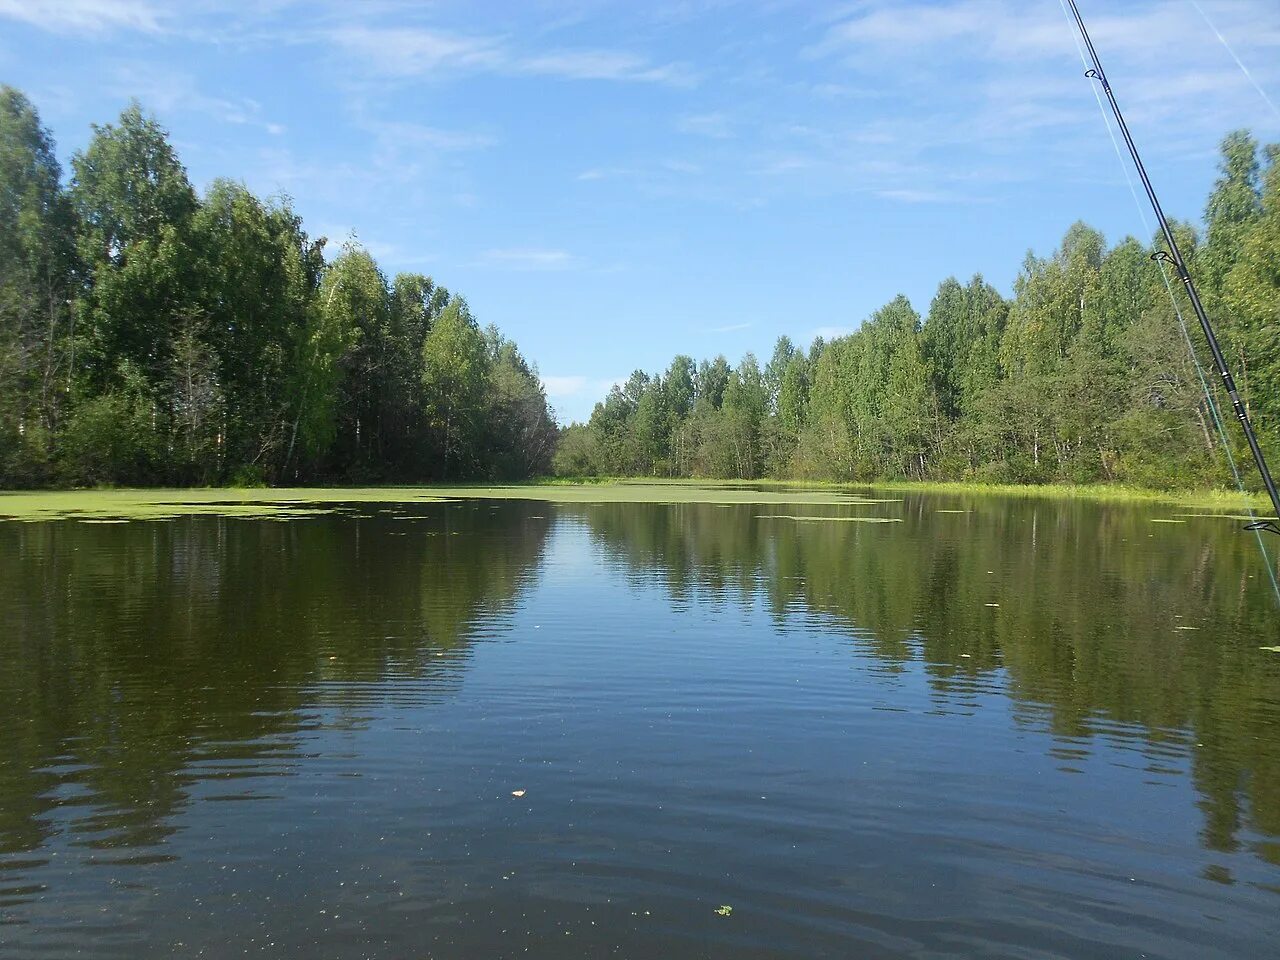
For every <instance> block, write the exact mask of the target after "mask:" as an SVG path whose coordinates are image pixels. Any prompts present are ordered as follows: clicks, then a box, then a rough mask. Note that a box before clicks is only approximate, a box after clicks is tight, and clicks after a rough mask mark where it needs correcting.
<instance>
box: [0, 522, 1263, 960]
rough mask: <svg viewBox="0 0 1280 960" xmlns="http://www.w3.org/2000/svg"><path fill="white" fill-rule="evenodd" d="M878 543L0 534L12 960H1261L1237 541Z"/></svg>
mask: <svg viewBox="0 0 1280 960" xmlns="http://www.w3.org/2000/svg"><path fill="white" fill-rule="evenodd" d="M943 510H967V511H969V512H965V513H950V512H940V511H943ZM867 512H868V510H867V508H859V509H857V510H852V509H850V508H847V507H813V506H804V507H789V508H788V507H778V506H776V505H771V506H765V507H760V506H731V507H725V506H713V505H632V504H614V505H601V506H585V505H559V506H557V505H553V504H547V503H537V502H510V501H509V502H498V503H494V502H487V501H473V502H463V503H454V504H431V505H419V506H415V507H411V508H403V509H399V508H394V507H386V506H385V505H382V506H363V507H354V506H353V507H351V508H350V509H348V510H346V511H344V512H342V513H340V514H337V515H330V516H320V517H314V518H308V519H300V520H294V521H290V522H274V521H267V520H254V521H248V520H232V519H220V518H209V517H202V518H187V519H182V520H177V521H173V522H168V523H148V522H132V523H121V524H101V525H99V524H86V523H77V522H72V521H64V522H50V523H5V524H0V618H2V620H0V622H2V623H3V629H2V630H0V733H2V735H3V744H2V748H0V956H3V957H5V958H6V960H19V958H28V957H31V958H34V957H59V958H62V957H69V956H75V955H80V956H90V957H128V958H130V960H142V958H152V957H156V958H159V957H165V958H168V957H212V958H221V957H242V956H246V955H248V956H278V957H295V958H312V957H314V958H342V960H345V958H356V957H377V958H408V957H412V958H424V957H440V958H454V957H457V958H471V957H475V958H490V957H543V958H577V957H582V958H596V957H608V956H618V957H637V958H639V957H645V958H648V957H653V958H659V957H660V958H677V960H680V958H703V957H727V958H735V960H738V958H755V957H796V958H815V957H839V958H846V957H857V958H889V957H895V958H896V957H921V958H924V957H927V958H941V957H1019V958H1045V957H1070V958H1095V957H1097V958H1102V957H1105V958H1112V957H1114V958H1136V957H1177V958H1196V960H1202V958H1211V957H1232V958H1236V957H1251V958H1252V957H1273V956H1277V955H1280V945H1278V941H1277V936H1278V935H1280V655H1277V654H1273V653H1268V652H1263V651H1260V650H1259V649H1258V648H1259V647H1260V646H1263V645H1271V644H1275V643H1277V642H1280V616H1278V615H1277V613H1276V611H1275V607H1274V601H1273V600H1272V598H1271V597H1270V595H1269V592H1268V591H1269V589H1270V587H1269V584H1268V583H1267V582H1266V580H1265V577H1266V574H1265V570H1264V568H1263V567H1262V566H1261V563H1260V561H1259V559H1258V556H1257V546H1256V543H1255V542H1254V541H1253V540H1252V538H1251V537H1249V536H1245V535H1242V534H1240V533H1238V532H1236V527H1235V525H1233V524H1232V523H1230V522H1229V521H1226V520H1193V521H1190V522H1187V523H1183V524H1169V523H1154V522H1152V518H1153V517H1156V518H1167V517H1169V516H1170V515H1171V514H1172V513H1173V512H1174V511H1171V510H1169V509H1168V508H1161V509H1159V510H1152V509H1151V508H1136V507H1116V506H1100V505H1090V504H1079V503H1054V502H1043V501H1042V502H1034V501H1024V502H1020V501H1014V500H1001V499H974V500H971V501H967V500H961V499H956V498H933V497H911V498H908V500H907V501H906V502H905V503H901V504H890V505H885V506H883V507H878V508H874V510H873V512H880V513H882V514H885V515H893V516H901V517H903V518H904V521H905V522H903V523H901V524H883V525H872V524H862V523H835V522H832V523H821V522H819V523H805V522H797V521H794V520H788V519H772V520H770V519H760V518H759V517H760V515H761V514H767V513H772V514H801V513H803V514H823V513H825V514H830V515H842V514H843V515H849V514H852V513H863V514H865V513H867ZM995 604H998V606H995ZM521 790H523V791H525V792H524V795H523V796H519V797H516V796H513V791H521ZM722 905H727V906H731V907H732V913H731V915H730V916H721V915H719V914H717V912H716V910H717V908H718V907H721V906H722Z"/></svg>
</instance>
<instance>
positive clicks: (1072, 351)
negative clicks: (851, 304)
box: [555, 131, 1280, 487]
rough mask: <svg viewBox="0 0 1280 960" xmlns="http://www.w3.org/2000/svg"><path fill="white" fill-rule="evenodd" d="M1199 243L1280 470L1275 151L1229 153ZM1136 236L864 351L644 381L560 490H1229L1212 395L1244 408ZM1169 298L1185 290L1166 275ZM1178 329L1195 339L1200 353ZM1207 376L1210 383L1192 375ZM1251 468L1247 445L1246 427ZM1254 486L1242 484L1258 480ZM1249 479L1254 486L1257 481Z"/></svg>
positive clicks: (1081, 240) (1185, 229)
mask: <svg viewBox="0 0 1280 960" xmlns="http://www.w3.org/2000/svg"><path fill="white" fill-rule="evenodd" d="M1220 174H1221V175H1220V177H1219V179H1218V180H1217V182H1216V184H1215V186H1214V188H1213V191H1212V194H1211V196H1210V197H1209V201H1208V204H1207V208H1206V213H1205V224H1204V230H1203V231H1197V230H1196V229H1195V228H1193V227H1192V226H1191V225H1190V224H1187V223H1178V224H1176V225H1175V231H1176V234H1177V237H1178V242H1179V245H1180V246H1181V247H1182V249H1183V252H1184V255H1186V256H1187V258H1188V261H1189V264H1190V268H1191V270H1192V272H1193V274H1194V275H1195V276H1196V278H1197V281H1198V284H1199V285H1200V287H1201V292H1202V295H1203V296H1204V299H1205V301H1206V303H1207V305H1208V307H1209V309H1210V313H1211V314H1212V315H1213V316H1214V317H1215V319H1216V323H1217V325H1218V331H1219V335H1220V337H1221V338H1222V339H1223V340H1224V342H1225V345H1226V347H1225V349H1226V352H1227V355H1228V360H1229V362H1230V363H1231V365H1232V366H1233V368H1234V369H1235V371H1236V372H1237V373H1238V385H1239V387H1240V390H1241V393H1242V395H1243V397H1244V399H1245V402H1246V405H1247V407H1248V409H1249V413H1250V416H1251V417H1252V418H1253V420H1254V422H1255V425H1256V426H1257V427H1258V430H1259V433H1260V435H1261V437H1262V440H1263V443H1264V446H1265V447H1266V449H1268V450H1271V451H1273V459H1276V460H1277V465H1280V145H1270V146H1267V147H1265V148H1260V146H1259V144H1258V142H1257V141H1256V140H1255V139H1254V138H1253V137H1252V136H1250V134H1249V133H1248V132H1245V131H1237V132H1234V133H1232V134H1230V135H1228V136H1227V137H1226V139H1225V140H1224V141H1223V144H1222V157H1221V168H1220ZM1157 249H1159V247H1158V246H1151V245H1147V244H1144V243H1142V242H1140V241H1138V240H1136V239H1134V238H1132V237H1128V238H1125V239H1124V240H1123V241H1121V242H1120V243H1118V244H1116V245H1115V246H1108V245H1107V243H1106V242H1105V240H1104V238H1103V236H1102V234H1101V233H1099V232H1098V231H1097V230H1095V229H1093V228H1091V227H1089V226H1087V225H1086V224H1084V223H1076V224H1075V225H1073V226H1072V227H1071V228H1070V229H1069V230H1068V231H1067V233H1066V236H1065V237H1064V238H1063V241H1062V244H1061V246H1060V247H1059V248H1058V249H1057V250H1056V251H1055V252H1054V253H1053V255H1052V256H1049V257H1037V256H1034V255H1033V254H1030V253H1029V254H1028V255H1027V257H1026V259H1025V261H1024V262H1023V264H1022V269H1021V271H1020V272H1019V274H1018V277H1017V280H1016V282H1015V284H1014V290H1013V296H1012V297H1006V296H1004V295H1002V294H1001V293H1000V292H999V291H998V290H996V289H995V288H994V287H992V286H991V284H989V283H987V282H986V281H985V280H984V279H983V278H982V277H981V276H975V277H973V279H971V280H970V281H969V282H968V283H962V282H960V281H959V280H957V279H955V278H954V277H952V278H948V279H947V280H944V281H943V282H942V283H941V284H940V286H939V287H938V290H937V294H936V295H935V296H934V298H933V301H932V303H931V304H930V306H929V310H928V313H927V314H926V315H925V316H924V317H921V316H920V314H919V313H918V312H917V311H916V309H915V308H914V307H913V306H912V304H911V303H910V302H909V301H908V300H907V298H906V297H904V296H898V297H896V298H894V299H893V300H892V301H891V302H890V303H888V304H886V305H885V306H883V307H881V308H880V309H879V310H877V311H875V313H873V314H872V315H871V316H870V317H869V318H867V319H866V320H865V321H863V323H862V324H861V326H860V327H859V328H858V329H857V331H856V332H855V333H852V334H850V335H849V336H844V337H838V338H835V339H832V340H828V341H824V340H822V339H817V340H815V341H814V342H813V343H812V344H811V345H810V346H809V347H808V349H803V348H801V347H798V346H797V345H796V344H794V343H792V341H791V340H790V339H789V338H787V337H785V336H784V337H780V338H779V339H778V341H777V345H776V346H775V348H774V351H773V355H772V357H770V358H769V360H768V361H767V362H766V363H765V364H764V365H763V367H762V366H761V364H760V362H759V361H758V360H757V359H756V358H755V357H754V356H753V355H752V354H750V353H748V354H747V355H746V356H744V357H743V358H742V360H741V361H740V362H739V363H738V364H737V365H736V366H731V365H730V364H729V363H728V362H727V361H726V359H725V358H724V357H723V356H719V357H716V358H714V359H712V360H703V361H701V362H697V363H695V362H694V360H693V359H692V358H691V357H688V356H684V355H681V356H677V357H676V358H675V359H674V360H673V361H672V362H671V364H670V366H668V367H667V369H666V370H665V371H664V372H662V373H659V374H655V375H650V374H648V373H645V372H644V371H640V370H637V371H636V372H635V373H633V374H632V375H631V377H630V379H628V380H627V382H626V383H625V384H622V385H619V386H616V387H614V389H613V390H611V391H610V393H609V394H608V396H607V397H606V398H605V399H604V400H603V401H602V402H600V403H599V404H597V405H596V407H595V409H594V411H593V413H592V415H591V418H590V420H589V422H587V423H586V424H573V425H570V426H568V427H567V428H565V429H563V430H562V431H561V436H560V443H559V447H558V450H557V453H556V457H555V469H556V471H557V472H558V473H561V474H564V475H643V476H670V477H688V476H706V477H727V478H757V477H779V478H782V477H797V478H815V479H831V480H865V481H870V480H877V479H891V478H892V479H896V478H902V479H915V480H927V479H938V480H949V479H956V480H978V481H987V482H1020V483H1045V482H1073V483H1087V482H1126V483H1132V484H1138V485H1144V486H1157V487H1177V486H1198V485H1217V484H1221V483H1225V482H1228V481H1229V480H1230V474H1229V471H1228V468H1227V466H1226V462H1225V458H1224V457H1223V456H1222V453H1221V442H1220V441H1219V440H1218V438H1217V430H1216V427H1215V423H1214V412H1213V409H1212V407H1211V405H1210V403H1209V401H1208V400H1207V399H1206V396H1205V390H1206V389H1207V390H1208V391H1209V392H1210V394H1211V395H1212V396H1213V397H1214V400H1215V402H1216V404H1217V406H1218V408H1219V410H1220V411H1222V413H1223V417H1224V418H1225V419H1226V420H1228V421H1230V420H1232V418H1231V417H1230V406H1229V405H1225V404H1224V402H1223V401H1224V399H1225V398H1224V396H1223V395H1222V390H1221V388H1220V386H1219V384H1218V382H1217V377H1216V375H1215V374H1214V373H1213V368H1212V366H1211V365H1210V364H1209V363H1208V362H1207V347H1205V345H1204V344H1203V343H1202V338H1201V334H1200V332H1199V328H1198V325H1197V324H1196V323H1195V319H1194V315H1193V314H1192V313H1191V311H1190V309H1189V304H1188V303H1187V301H1186V297H1185V292H1184V291H1182V290H1181V289H1179V288H1180V287H1181V285H1180V284H1178V283H1177V282H1176V280H1175V282H1173V283H1172V284H1170V285H1168V286H1166V283H1165V280H1164V279H1162V275H1161V271H1160V269H1159V267H1158V265H1157V264H1156V263H1154V262H1153V261H1152V259H1151V256H1152V254H1153V252H1155V251H1156V250H1157ZM1170 279H1174V278H1172V277H1170ZM1175 303H1176V310H1177V311H1180V312H1181V313H1182V315H1183V317H1184V318H1185V320H1186V323H1187V324H1188V326H1187V328H1186V329H1187V333H1188V334H1189V337H1187V336H1184V334H1183V327H1182V326H1181V325H1180V323H1179V320H1178V317H1177V313H1176V312H1175ZM1193 350H1194V351H1195V354H1196V355H1198V357H1199V362H1200V364H1201V365H1202V366H1203V369H1204V372H1205V381H1206V382H1207V386H1206V384H1205V383H1202V381H1201V376H1200V372H1199V370H1198V369H1197V365H1196V356H1194V355H1193ZM1226 427H1227V433H1228V436H1229V438H1230V442H1231V444H1232V446H1233V448H1234V453H1235V455H1236V457H1237V459H1238V460H1244V461H1247V460H1248V452H1247V448H1245V447H1244V443H1243V440H1242V439H1241V438H1240V437H1239V436H1238V435H1237V434H1238V431H1237V430H1236V429H1235V427H1234V423H1233V422H1227V423H1226ZM1246 468H1247V469H1246ZM1251 470H1252V467H1251V465H1250V464H1248V463H1245V464H1244V465H1243V467H1242V473H1244V475H1245V478H1246V482H1251V477H1252V473H1251Z"/></svg>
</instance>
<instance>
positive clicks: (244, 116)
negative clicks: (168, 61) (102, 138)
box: [0, 0, 285, 136]
mask: <svg viewBox="0 0 1280 960" xmlns="http://www.w3.org/2000/svg"><path fill="white" fill-rule="evenodd" d="M0 2H3V0H0ZM106 86H107V88H108V89H109V90H111V91H112V92H113V93H116V94H117V95H119V96H121V97H137V98H138V99H139V100H141V101H142V102H143V103H144V104H145V105H146V106H147V107H148V108H150V109H154V110H156V111H158V112H159V113H160V114H161V115H169V116H173V115H176V114H179V113H195V114H200V115H202V116H205V117H209V118H211V119H213V120H216V121H218V122H220V123H227V124H234V125H237V126H249V127H258V128H259V129H262V130H265V131H266V132H267V133H269V134H271V135H273V136H279V135H281V134H283V133H284V132H285V127H284V124H281V123H277V122H275V121H273V120H268V119H267V118H265V117H263V115H262V105H261V104H260V103H258V102H257V101H256V100H252V99H249V98H247V97H220V96H214V95H211V94H208V93H205V92H204V91H202V90H201V89H199V87H198V86H197V84H196V81H195V78H194V77H191V76H189V75H188V74H186V73H183V72H181V71H179V70H176V69H170V68H165V67H159V66H154V65H150V64H128V65H126V66H122V67H119V68H117V69H116V71H115V74H114V77H113V78H112V79H111V80H109V81H108V82H107V84H106Z"/></svg>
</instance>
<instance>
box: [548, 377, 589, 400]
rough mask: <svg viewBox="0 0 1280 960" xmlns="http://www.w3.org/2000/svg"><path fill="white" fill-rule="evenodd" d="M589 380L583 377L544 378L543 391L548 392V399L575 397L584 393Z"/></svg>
mask: <svg viewBox="0 0 1280 960" xmlns="http://www.w3.org/2000/svg"><path fill="white" fill-rule="evenodd" d="M588 382H589V381H588V380H587V378H586V377H583V376H577V375H574V376H567V377H543V378H542V389H543V390H545V391H546V392H547V396H548V397H552V398H557V397H573V396H577V395H578V394H580V393H582V391H583V390H584V389H586V386H587V384H588Z"/></svg>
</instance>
